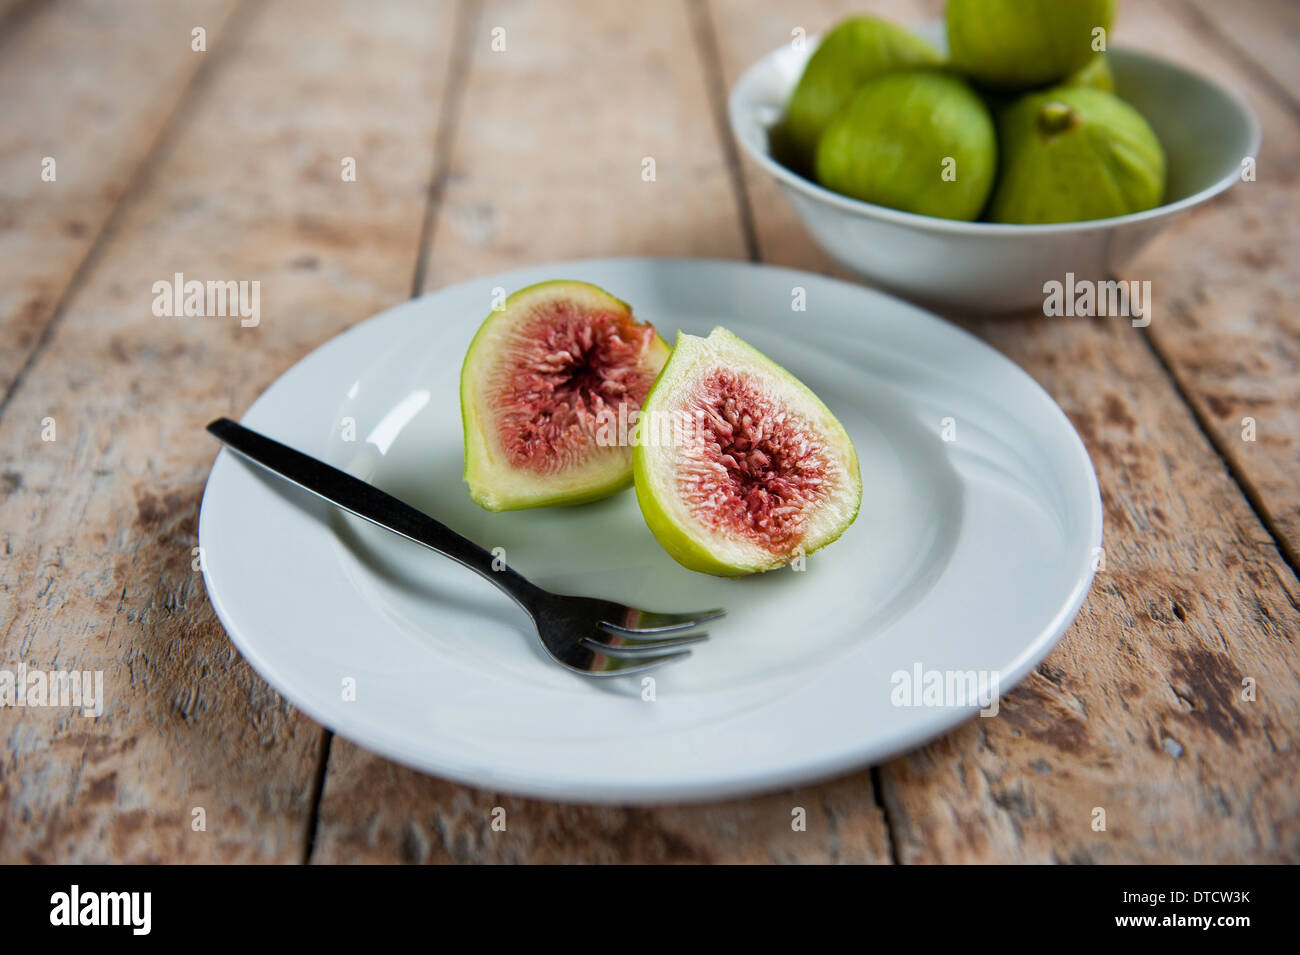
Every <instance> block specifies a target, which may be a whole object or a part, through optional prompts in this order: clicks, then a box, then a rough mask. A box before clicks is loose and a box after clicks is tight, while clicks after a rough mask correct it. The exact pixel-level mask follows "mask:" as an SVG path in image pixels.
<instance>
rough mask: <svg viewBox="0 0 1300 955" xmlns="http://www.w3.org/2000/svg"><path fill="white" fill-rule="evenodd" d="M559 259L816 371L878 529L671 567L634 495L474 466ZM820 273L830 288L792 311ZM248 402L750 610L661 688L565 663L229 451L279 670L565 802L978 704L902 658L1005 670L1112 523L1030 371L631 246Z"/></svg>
mask: <svg viewBox="0 0 1300 955" xmlns="http://www.w3.org/2000/svg"><path fill="white" fill-rule="evenodd" d="M557 277H563V278H575V279H584V280H586V281H589V282H595V283H596V284H597V285H600V286H603V287H604V288H606V289H608V290H609V291H610V292H612V293H613V294H615V295H617V296H618V297H620V298H622V299H624V300H626V301H628V302H631V303H632V304H633V307H634V309H635V312H636V314H637V315H638V316H639V317H641V318H643V319H647V320H649V321H652V322H653V323H654V324H655V325H656V326H657V328H658V329H659V331H660V332H661V334H663V335H664V337H665V338H667V339H668V340H669V341H670V342H671V341H672V339H673V337H674V335H675V333H676V331H677V330H678V329H679V328H681V329H683V330H685V331H688V332H692V333H695V334H701V335H702V334H706V333H707V332H708V331H709V329H710V328H712V327H713V326H714V325H715V324H722V325H725V326H727V327H728V328H730V329H732V330H733V331H734V332H736V333H737V334H739V335H740V336H741V337H743V338H745V339H746V340H748V341H750V342H752V343H753V344H754V345H755V346H757V347H758V348H759V349H761V350H762V351H764V352H765V353H767V354H768V355H769V356H771V357H772V358H774V359H775V360H777V361H778V362H780V363H781V364H783V365H785V366H786V367H787V368H788V369H789V370H790V371H791V372H793V373H794V374H795V375H797V376H798V377H799V378H801V379H802V380H803V381H804V382H805V383H806V384H808V385H809V386H810V387H811V388H812V389H813V390H814V391H815V392H816V393H817V394H818V395H819V396H821V398H822V399H823V400H824V401H825V402H826V404H827V405H829V406H830V408H831V410H832V411H834V412H835V413H836V414H837V415H838V417H839V419H840V420H841V421H842V422H843V423H844V425H845V427H846V428H847V429H848V432H849V434H850V435H851V436H852V438H853V440H854V443H855V444H856V446H857V449H858V454H859V456H860V457H861V460H862V470H863V479H864V485H865V489H866V490H865V495H864V499H863V506H862V513H861V515H860V516H859V517H858V520H857V522H856V523H855V524H854V525H853V527H851V528H850V529H849V530H848V532H846V533H845V535H844V536H843V537H842V538H841V539H840V540H839V541H838V542H837V543H835V544H833V545H831V546H830V547H829V548H827V549H826V550H824V551H821V552H819V553H816V554H814V555H812V556H811V557H809V558H807V564H806V569H805V570H804V571H803V572H797V571H794V570H789V569H787V570H782V571H777V572H774V573H770V574H766V575H762V576H759V577H752V578H746V579H742V580H722V579H718V578H713V577H708V576H705V575H702V574H696V573H693V572H691V571H688V570H686V569H684V568H682V567H680V566H678V565H677V564H676V563H674V562H673V561H672V559H671V558H669V557H668V556H667V555H666V554H665V553H664V552H663V551H662V550H661V549H660V547H659V545H658V544H657V543H656V541H655V539H654V538H653V537H652V536H651V534H650V532H649V531H648V530H647V529H646V527H645V525H644V523H643V521H642V519H641V514H640V511H639V510H638V508H637V504H636V499H635V496H634V495H633V494H632V493H631V492H627V493H623V494H619V495H616V496H615V497H613V498H610V499H607V500H605V501H602V502H599V503H596V504H592V505H588V506H585V507H581V508H549V509H541V510H533V511H516V512H513V513H506V514H489V513H487V512H486V511H482V510H479V509H478V508H477V507H476V506H475V505H474V504H473V503H472V502H471V501H470V499H469V497H468V495H467V493H466V489H465V486H464V485H463V484H462V483H461V478H460V474H461V467H462V460H463V458H462V455H463V452H462V441H461V428H460V412H459V405H458V376H459V371H460V363H461V358H462V357H463V355H464V353H465V348H466V346H467V345H468V344H469V340H470V338H471V337H472V336H473V334H474V331H475V330H476V329H477V327H478V325H479V322H480V321H481V320H482V319H483V317H484V315H486V314H487V312H488V310H489V308H490V307H491V303H492V300H493V294H494V289H504V290H506V291H513V290H514V289H516V288H519V287H521V286H524V285H527V284H529V283H531V282H535V281H540V280H543V279H548V278H557ZM797 289H802V290H803V293H802V294H803V295H804V296H805V297H806V304H807V310H806V311H796V310H794V309H793V308H792V302H793V301H794V300H795V297H796V296H797V295H798V294H799V293H798V292H797V291H796V290H797ZM948 418H951V419H952V421H951V422H949V423H948V424H949V425H950V426H951V428H949V429H947V433H945V430H946V429H945V419H948ZM345 419H352V420H353V421H355V434H356V438H355V440H354V441H351V442H349V441H345V440H343V434H344V430H345V427H346V422H345ZM244 423H245V424H247V425H248V426H250V427H252V428H255V429H258V430H260V431H263V432H264V433H266V434H269V435H271V436H272V437H275V438H278V439H280V440H282V441H284V442H286V443H288V444H290V445H293V446H295V447H298V448H300V449H301V450H303V451H306V452H307V453H309V454H313V455H316V456H318V457H320V458H323V459H324V460H326V461H329V462H331V463H333V464H336V465H339V466H342V467H347V468H349V469H351V470H352V471H353V472H354V473H358V474H360V475H362V476H365V477H366V478H367V479H369V480H371V481H373V482H374V483H376V484H378V485H379V486H380V487H383V488H385V489H386V490H388V491H391V492H392V493H394V494H396V495H397V496H399V497H401V498H403V499H405V500H407V501H409V502H410V503H412V504H414V505H415V506H417V507H419V508H421V509H424V510H426V511H427V512H429V513H430V514H433V515H434V516H436V517H438V518H440V519H441V520H442V521H444V522H445V523H447V524H448V525H450V526H451V527H452V528H453V529H455V530H457V531H460V532H461V533H462V534H465V535H466V536H468V537H470V538H472V539H473V540H475V541H477V542H478V543H480V544H482V545H483V546H484V547H487V548H489V549H491V548H494V547H503V548H505V557H506V559H507V560H508V561H509V562H510V564H511V565H512V566H514V567H516V568H517V569H518V570H519V571H521V572H522V573H523V574H524V575H526V576H528V577H531V578H532V579H533V580H534V581H536V582H537V583H538V584H541V585H542V586H545V587H549V588H552V589H555V590H560V591H565V592H570V593H581V594H590V595H599V596H603V597H609V598H613V599H615V600H620V601H624V602H627V603H630V604H633V605H636V606H640V607H645V608H649V609H663V610H693V609H701V608H706V607H715V606H723V607H726V608H728V610H729V611H730V614H729V616H727V617H726V618H725V619H723V620H721V621H719V622H717V623H716V624H713V625H712V627H711V628H712V633H713V639H712V640H711V641H710V642H709V643H707V644H704V645H702V646H701V647H699V648H697V650H696V652H695V655H694V656H693V657H692V658H691V659H689V660H688V661H686V662H685V663H679V664H675V665H673V666H670V667H666V668H662V669H660V670H658V671H656V673H655V675H654V678H655V682H654V685H653V687H652V689H653V700H649V699H646V697H647V696H649V695H650V693H649V692H648V690H649V689H651V687H648V686H646V685H643V683H642V678H640V677H630V678H626V679H624V680H623V681H595V680H591V679H589V678H584V677H580V676H577V675H574V674H571V673H568V672H566V671H564V670H561V669H560V668H559V667H557V666H555V665H554V664H552V663H551V662H549V661H548V659H547V658H546V657H545V655H544V654H543V652H542V650H541V648H540V647H539V646H538V645H537V641H536V637H535V635H534V634H533V633H532V632H531V630H530V627H529V624H528V621H527V619H526V618H525V617H524V616H523V614H522V612H521V611H519V610H517V609H516V608H515V606H514V604H513V603H511V601H510V600H509V599H507V598H506V597H505V596H504V595H503V594H501V593H499V592H498V591H497V590H496V589H495V588H493V586H492V585H491V584H490V583H488V582H487V581H484V580H482V579H480V578H479V577H477V576H475V575H474V574H472V573H470V572H469V571H466V570H464V569H462V568H460V567H459V566H457V565H455V564H453V563H452V562H451V561H449V560H446V559H445V558H442V557H439V556H438V555H436V554H432V553H430V552H428V551H425V550H423V549H422V548H420V547H419V546H417V545H415V544H412V543H410V542H408V541H405V540H402V539H399V538H396V537H393V536H392V535H389V534H387V533H385V532H384V531H382V530H379V529H377V528H374V527H372V526H370V525H367V524H363V523H361V522H359V521H355V520H354V519H352V518H350V517H344V516H342V515H341V514H340V512H337V511H335V510H334V509H332V508H330V507H329V506H328V505H324V504H322V503H320V502H318V501H316V500H315V499H313V498H310V497H308V496H307V495H305V494H303V493H302V492H300V491H298V490H297V489H295V488H292V487H290V486H288V485H285V484H284V483H282V482H280V481H278V480H276V479H275V478H272V477H270V476H267V475H264V474H263V473H261V472H260V471H258V470H256V469H255V468H253V467H251V466H249V465H247V464H246V463H244V462H243V461H241V460H240V459H238V458H236V457H235V456H234V455H233V454H231V453H230V452H226V451H223V452H222V453H221V454H220V456H219V457H218V459H217V462H216V464H215V465H214V466H213V469H212V474H211V476H210V477H209V479H208V485H207V489H206V492H205V494H204V497H203V508H202V513H201V516H200V518H199V539H200V543H201V546H202V547H203V555H204V563H205V571H204V576H205V579H206V581H207V586H208V593H209V594H210V596H211V599H212V602H213V605H214V606H215V608H216V611H217V614H218V616H219V617H220V618H221V621H222V623H223V624H225V627H226V630H227V631H228V632H229V634H230V637H231V639H232V640H233V641H234V642H235V644H236V646H238V647H239V649H240V651H241V652H242V653H243V654H244V656H245V657H246V658H247V659H248V660H249V662H250V663H251V664H252V665H253V666H254V668H255V669H256V670H257V671H258V672H259V673H260V674H262V676H263V677H265V678H266V680H267V681H268V682H269V683H270V684H271V685H272V686H274V687H275V688H276V689H277V690H279V691H280V692H281V693H283V694H284V696H285V697H287V698H288V699H289V700H290V701H292V702H293V703H294V704H296V705H297V706H298V707H300V708H301V709H302V710H303V711H305V712H306V713H308V714H309V715H310V716H312V717H313V718H314V719H317V720H319V721H320V722H322V723H324V724H325V725H326V726H329V727H330V728H332V729H333V730H335V731H336V732H338V733H339V734H341V735H343V736H345V737H347V738H348V739H351V740H353V741H355V742H357V743H359V744H360V745H362V746H365V747H367V748H369V749H372V750H374V751H376V752H378V753H382V754H383V755H385V756H388V757H390V758H392V759H395V760H397V761H399V762H402V763H405V764H407V765H410V766H413V767H415V768H417V769H421V770H425V771H427V772H429V773H433V774H435V775H438V776H444V777H447V778H450V779H455V780H459V781H461V782H465V783H469V784H472V785H475V786H481V787H484V788H487V789H490V790H496V791H504V792H511V793H517V794H521V795H528V796H534V797H540V798H549V799H561V800H569V801H575V802H602V803H658V802H668V801H682V800H700V799H713V798H720V797H724V796H732V795H737V794H742V793H750V792H754V791H758V790H766V789H774V788H780V787H787V786H791V785H793V784H796V783H800V782H804V781H808V780H812V779H816V778H822V777H827V776H831V775H834V774H837V773H841V772H844V771H847V770H849V769H852V768H854V767H858V766H862V765H865V764H867V763H871V762H874V761H879V760H881V759H884V758H885V757H888V756H890V755H893V754H895V753H898V752H900V751H902V750H905V749H908V748H910V747H914V746H916V745H918V744H920V743H922V742H923V741H925V740H926V739H929V738H931V737H933V736H935V735H937V734H939V733H941V732H943V731H944V730H947V729H949V728H950V727H952V726H954V725H956V724H958V723H960V722H962V721H964V720H965V719H967V718H969V717H970V716H972V715H973V714H974V713H975V712H976V710H977V709H978V708H979V701H966V705H919V706H918V705H906V706H900V705H896V704H897V703H898V702H899V701H898V692H900V687H901V682H900V681H899V680H898V679H896V677H895V674H896V673H897V672H899V671H904V672H906V673H908V674H909V675H910V674H913V673H914V672H916V668H917V667H919V668H920V669H921V671H922V672H923V673H929V672H930V671H937V672H945V671H951V672H953V673H965V672H968V671H977V672H979V671H987V672H990V673H996V674H998V676H999V681H1000V687H1001V689H1002V690H1003V691H1004V692H1005V690H1006V689H1007V688H1008V687H1010V686H1011V685H1012V684H1013V683H1014V682H1015V681H1016V680H1019V679H1020V678H1021V677H1022V676H1024V674H1025V673H1026V672H1028V671H1029V669H1030V668H1031V667H1033V666H1034V665H1035V664H1037V663H1038V662H1039V661H1040V660H1041V659H1042V658H1043V657H1044V656H1045V655H1046V654H1047V652H1048V651H1049V650H1050V649H1051V647H1052V646H1053V644H1055V642H1056V641H1057V639H1058V638H1059V637H1060V636H1061V634H1062V633H1063V632H1064V631H1065V629H1066V627H1067V626H1068V625H1069V623H1070V621H1071V620H1072V619H1073V618H1074V615H1075V614H1076V613H1077V612H1078V609H1079V606H1080V604H1081V603H1082V602H1083V599H1084V596H1085V595H1086V593H1087V591H1088V587H1089V584H1090V582H1091V580H1092V567H1093V561H1094V555H1095V553H1096V552H1097V548H1099V546H1100V544H1101V502H1100V497H1099V494H1098V489H1097V480H1096V476H1095V475H1094V474H1093V470H1092V465H1091V463H1090V461H1089V460H1088V456H1087V452H1086V451H1085V450H1084V448H1083V445H1082V443H1081V442H1080V441H1079V438H1078V436H1077V435H1076V434H1075V432H1074V430H1073V428H1071V426H1070V424H1069V422H1068V421H1067V419H1066V418H1065V415H1064V414H1062V413H1061V411H1060V409H1059V408H1057V407H1056V405H1055V404H1054V403H1053V402H1052V400H1051V399H1050V398H1049V397H1048V395H1047V394H1046V393H1045V392H1044V391H1043V390H1042V389H1041V388H1040V387H1039V386H1038V385H1037V384H1035V383H1034V381H1033V380H1032V379H1030V378H1029V376H1027V375H1026V374H1024V373H1023V372H1022V371H1020V370H1019V369H1018V368H1017V367H1016V366H1015V365H1014V364H1012V363H1011V362H1010V361H1008V360H1007V359H1006V358H1003V357H1002V356H1001V355H999V354H998V353H997V352H995V351H994V350H993V349H991V348H989V347H988V346H986V345H984V344H983V343H981V342H980V341H978V340H977V339H975V338H973V337H972V336H970V335H968V334H966V333H965V332H962V331H960V330H959V329H957V328H954V327H953V326H952V325H949V324H947V323H946V322H944V321H942V320H940V319H938V318H936V317H934V316H932V315H930V314H928V313H926V312H923V311H921V310H920V309H917V308H915V307H913V306H910V305H907V304H904V303H903V302H900V301H898V300H896V299H893V298H890V297H888V296H885V295H882V294H880V293H877V292H872V291H869V290H866V289H863V288H860V287H858V286H855V285H850V284H847V283H844V282H839V281H836V280H833V279H829V278H825V277H822V276H818V275H812V274H808V273H804V272H795V271H791V270H787V269H779V268H771V267H761V266H753V265H746V264H740V263H730V262H702V261H664V260H654V259H611V260H597V261H584V262H568V263H561V264H554V265H546V266H541V267H538V268H530V269H524V270H521V271H518V272H513V273H510V274H506V275H497V276H490V277H487V278H482V279H477V280H474V281H472V282H466V283H463V284H461V285H456V286H453V287H451V288H447V289H443V290H441V291H438V292H435V293H433V294H431V295H427V296H425V297H423V298H421V299H417V300H414V301H411V302H408V303H406V304H404V305H401V306H399V307H397V308H394V309H392V310H390V311H388V312H385V313H383V314H382V315H379V316H376V317H375V318H373V319H371V320H369V321H367V322H364V323H362V324H360V325H358V326H356V327H355V328H353V329H351V330H349V331H348V332H346V333H344V334H342V335H340V336H339V337H338V338H336V339H334V340H333V341H330V342H328V343H326V344H325V345H323V346H322V347H320V348H319V349H317V350H316V351H315V352H313V353H312V354H311V355H309V356H308V357H307V358H305V359H303V360H302V361H301V362H299V363H298V364H297V365H295V366H294V367H293V368H291V369H290V370H289V371H288V372H287V373H285V375H284V376H283V377H281V378H280V379H279V380H278V381H277V382H276V383H275V384H274V385H272V386H271V387H270V388H269V389H268V390H267V391H266V393H265V394H264V395H262V397H261V398H259V399H258V400H257V402H256V403H255V404H254V405H253V406H252V408H250V409H249V411H248V414H247V415H246V416H245V418H244ZM952 429H955V434H954V432H953V430H952ZM953 436H955V439H956V440H951V441H950V440H945V438H946V437H953ZM348 681H353V683H352V684H351V685H354V686H355V699H351V700H349V699H347V698H346V696H347V695H348V694H347V693H346V692H345V686H346V685H348ZM906 702H909V703H912V702H915V701H914V700H913V699H912V697H910V696H909V697H908V698H907V700H906ZM952 702H953V700H952V699H951V698H949V699H948V700H947V701H946V703H947V704H951V703H952Z"/></svg>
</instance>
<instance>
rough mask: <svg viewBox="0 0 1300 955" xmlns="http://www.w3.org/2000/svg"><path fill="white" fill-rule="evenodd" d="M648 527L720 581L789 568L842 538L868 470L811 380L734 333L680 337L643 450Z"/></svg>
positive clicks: (686, 561)
mask: <svg viewBox="0 0 1300 955" xmlns="http://www.w3.org/2000/svg"><path fill="white" fill-rule="evenodd" d="M633 462H634V474H635V478H636V496H637V501H638V503H639V504H640V505H641V512H642V514H643V515H645V519H646V523H647V524H648V525H649V526H650V530H651V531H653V532H654V535H655V537H656V538H658V540H659V543H660V544H662V545H663V546H664V549H665V550H667V551H668V553H669V554H671V555H672V556H673V557H674V558H675V559H676V560H677V561H678V563H680V564H682V565H684V566H686V567H689V568H690V569H691V570H698V571H702V572H704V573H706V574H715V575H717V576H720V577H739V576H741V575H744V574H753V573H757V572H759V571H765V570H773V569H775V568H777V567H782V566H784V565H786V564H788V563H790V562H791V561H792V560H794V559H795V558H797V557H800V556H802V555H806V554H811V553H812V552H813V551H815V550H818V549H819V548H821V547H825V546H826V545H827V544H829V543H831V542H832V541H834V540H836V539H837V538H839V536H840V535H841V534H843V533H844V531H845V530H847V529H848V527H849V525H850V524H852V523H853V520H854V518H856V517H857V515H858V508H859V506H860V505H861V503H862V475H861V472H860V470H859V467H858V456H857V452H856V451H855V450H854V448H853V442H852V441H851V440H850V439H849V436H848V433H847V432H846V431H845V430H844V426H843V425H841V424H840V423H839V421H838V420H836V418H835V416H834V415H833V414H831V412H830V410H829V409H828V408H827V407H826V406H825V405H824V404H822V402H821V401H820V400H819V399H818V398H817V396H816V395H814V394H813V393H812V392H811V391H810V390H809V389H808V387H807V386H806V385H804V384H803V383H802V382H800V381H799V380H798V379H797V378H795V377H794V376H793V375H791V374H790V373H789V372H788V371H786V370H785V369H784V368H782V367H781V366H780V365H778V364H777V363H776V362H774V361H772V360H771V359H770V358H768V357H767V356H766V355H764V354H763V353H762V352H760V351H759V350H758V349H756V348H754V347H753V346H752V345H749V344H747V343H746V342H744V341H742V340H741V339H740V338H739V337H737V336H736V335H734V334H732V333H731V332H729V331H727V330H726V329H725V328H715V329H714V330H713V331H712V332H711V333H710V334H709V337H708V338H700V337H698V336H695V335H687V334H685V333H683V334H680V335H678V337H677V344H676V345H675V346H674V347H673V353H672V357H671V358H669V360H668V364H667V365H666V366H665V367H664V370H663V372H662V373H661V374H660V375H659V380H658V381H657V382H655V386H654V388H653V389H651V391H650V396H649V397H648V398H647V399H646V402H645V407H644V408H643V409H642V412H641V416H640V420H639V422H638V432H637V436H636V447H635V449H634V452H633Z"/></svg>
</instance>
